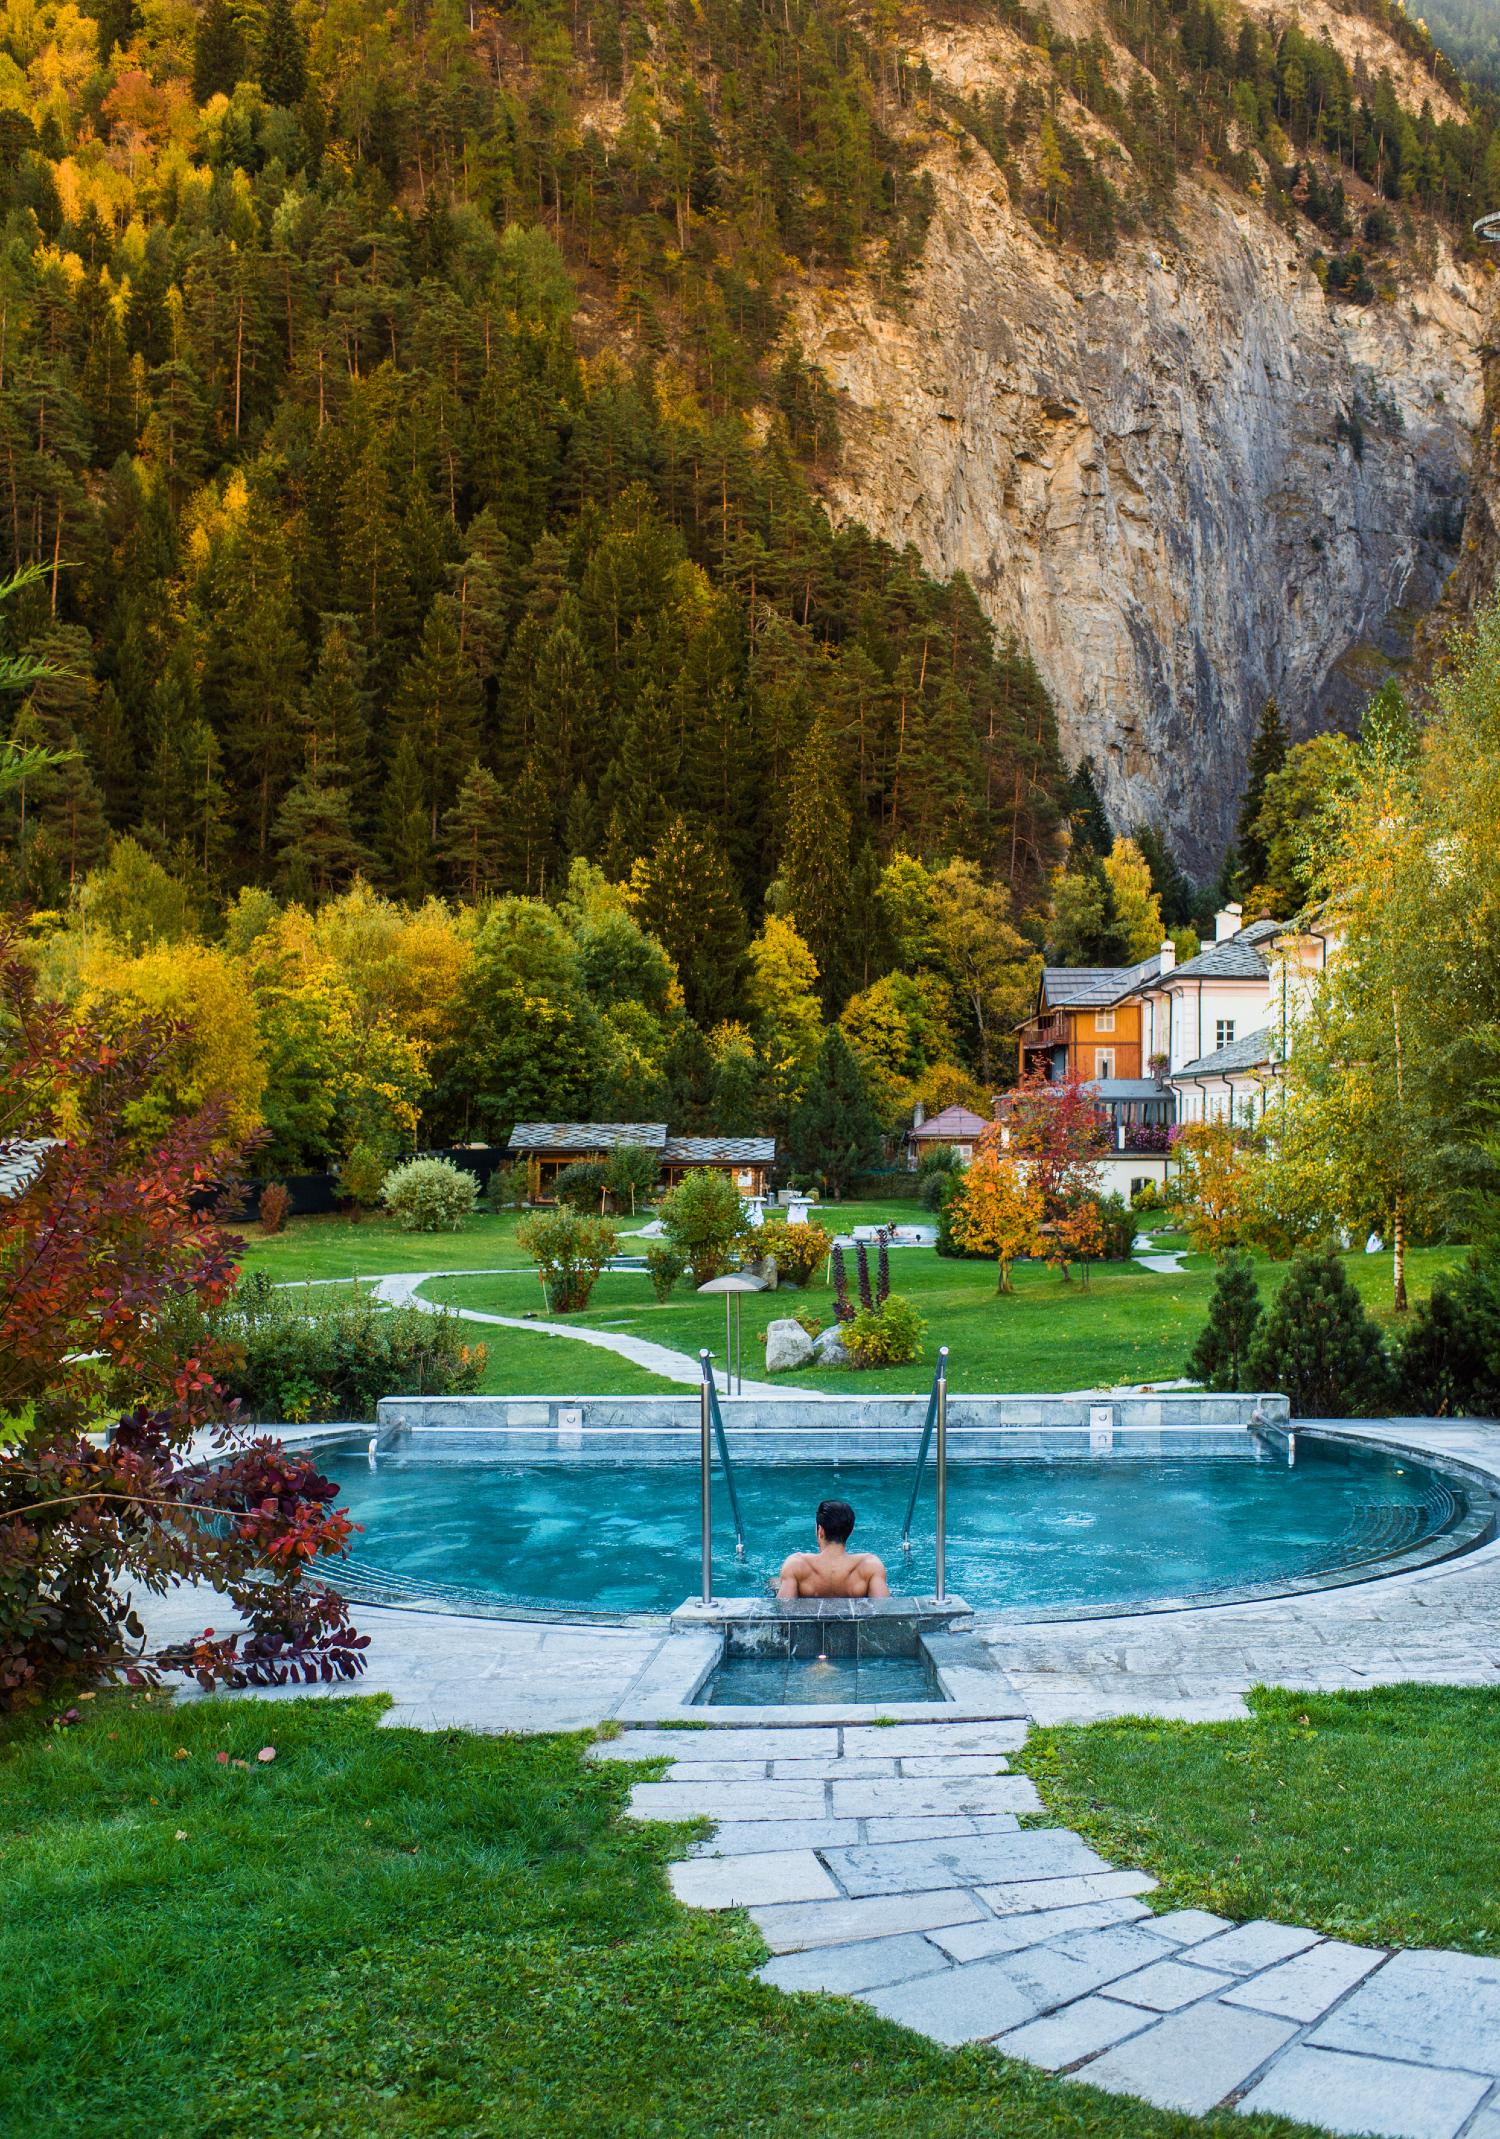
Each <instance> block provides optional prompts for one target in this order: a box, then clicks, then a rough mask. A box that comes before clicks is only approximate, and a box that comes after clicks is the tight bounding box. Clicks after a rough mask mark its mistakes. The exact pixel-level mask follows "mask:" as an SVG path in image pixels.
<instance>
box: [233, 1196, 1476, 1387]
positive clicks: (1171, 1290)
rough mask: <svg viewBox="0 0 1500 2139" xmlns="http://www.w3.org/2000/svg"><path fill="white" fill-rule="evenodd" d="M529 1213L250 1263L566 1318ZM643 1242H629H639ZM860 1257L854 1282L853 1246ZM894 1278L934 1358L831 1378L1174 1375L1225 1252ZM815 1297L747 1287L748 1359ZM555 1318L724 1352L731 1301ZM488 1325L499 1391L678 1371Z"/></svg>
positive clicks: (1380, 1279)
mask: <svg viewBox="0 0 1500 2139" xmlns="http://www.w3.org/2000/svg"><path fill="white" fill-rule="evenodd" d="M925 1215H926V1214H925V1213H924V1212H922V1211H921V1210H920V1209H919V1208H918V1207H917V1206H915V1205H912V1204H894V1203H887V1204H873V1203H846V1204H836V1205H831V1206H829V1207H828V1208H827V1210H826V1212H825V1216H826V1217H827V1219H828V1220H829V1222H830V1223H831V1224H832V1225H834V1226H836V1227H837V1228H838V1229H840V1230H845V1231H847V1230H848V1229H849V1228H850V1227H852V1226H854V1225H865V1224H875V1223H878V1222H879V1221H881V1220H882V1219H892V1218H894V1219H897V1220H904V1221H907V1222H912V1221H915V1220H920V1219H921V1218H923V1217H925ZM517 1222H518V1214H517V1213H515V1212H506V1213H504V1214H502V1215H500V1216H491V1215H489V1214H488V1213H485V1214H482V1215H480V1216H478V1217H476V1218H474V1219H472V1220H471V1221H470V1222H469V1224H468V1225H467V1226H466V1227H465V1229H464V1230H463V1232H461V1233H403V1232H401V1231H400V1230H399V1229H398V1228H397V1227H396V1226H394V1225H392V1224H391V1223H390V1222H389V1221H388V1220H385V1219H381V1218H368V1219H363V1220H350V1219H347V1218H337V1217H336V1218H300V1219H294V1220H293V1221H292V1222H291V1224H290V1225H289V1226H288V1227H287V1229H286V1231H285V1232H284V1233H279V1234H276V1235H274V1236H271V1237H269V1238H267V1237H265V1236H263V1235H261V1234H259V1233H258V1232H257V1231H255V1229H253V1228H252V1229H251V1231H250V1233H249V1234H248V1236H247V1245H246V1254H245V1267H246V1268H247V1269H260V1270H267V1271H269V1272H270V1273H271V1274H272V1276H273V1277H275V1278H276V1279H277V1280H278V1281H279V1282H287V1281H296V1280H309V1279H313V1280H316V1279H335V1278H344V1279H348V1278H351V1277H373V1276H378V1275H382V1274H384V1273H386V1272H391V1271H401V1270H436V1271H448V1272H451V1273H453V1274H452V1275H451V1276H448V1277H443V1278H438V1279H435V1280H434V1281H433V1283H432V1284H431V1285H429V1286H428V1287H427V1288H426V1292H427V1295H428V1296H429V1297H430V1298H432V1299H434V1300H439V1301H444V1302H446V1303H447V1304H449V1305H451V1306H457V1307H469V1308H476V1309H478V1310H480V1311H481V1312H486V1313H491V1314H506V1315H527V1316H535V1317H536V1318H537V1319H539V1320H540V1319H551V1318H549V1317H548V1316H547V1310H546V1307H545V1304H544V1301H543V1296H542V1291H541V1287H540V1285H539V1284H538V1282H537V1277H536V1273H535V1270H534V1268H533V1267H532V1265H531V1264H530V1263H529V1262H528V1260H527V1258H526V1257H525V1255H524V1254H523V1253H522V1251H521V1250H520V1249H519V1248H518V1247H517V1246H516V1242H515V1229H516V1224H517ZM628 1223H629V1221H626V1224H627V1225H628ZM1163 1244H1165V1243H1163ZM631 1245H632V1244H631V1243H630V1242H629V1241H628V1240H627V1241H626V1242H625V1243H624V1246H625V1247H626V1248H627V1249H628V1248H629V1247H630V1246H631ZM1463 1253H1464V1250H1463V1249H1461V1248H1451V1247H1450V1248H1421V1249H1417V1250H1415V1251H1414V1252H1413V1253H1412V1254H1411V1256H1410V1257H1409V1261H1408V1282H1409V1285H1410V1288H1411V1292H1412V1296H1413V1298H1414V1299H1422V1298H1425V1297H1426V1295H1427V1293H1428V1292H1429V1291H1430V1290H1431V1286H1432V1280H1433V1278H1434V1277H1435V1276H1436V1275H1437V1274H1438V1272H1439V1271H1441V1270H1445V1269H1448V1268H1451V1267H1452V1266H1453V1264H1455V1263H1456V1262H1458V1261H1459V1260H1460V1259H1461V1258H1462V1256H1463ZM1345 1262H1346V1267H1347V1269H1348V1271H1349V1273H1350V1276H1351V1277H1352V1278H1353V1280H1354V1283H1355V1285H1356V1286H1357V1287H1358V1289H1359V1291H1360V1293H1361V1294H1362V1295H1363V1297H1364V1299H1365V1300H1366V1302H1367V1304H1368V1305H1369V1306H1370V1307H1371V1308H1372V1309H1373V1310H1374V1312H1375V1313H1376V1314H1378V1315H1381V1316H1382V1317H1388V1316H1389V1302H1390V1258H1389V1256H1386V1255H1358V1254H1356V1255H1350V1256H1348V1257H1346V1259H1345ZM850 1265H851V1266H850V1279H851V1283H852V1281H853V1267H852V1258H851V1259H850ZM1286 1268H1287V1266H1286V1265H1285V1264H1279V1263H1270V1262H1266V1261H1262V1262H1261V1264H1260V1277H1261V1286H1262V1290H1263V1292H1264V1293H1265V1294H1266V1295H1267V1296H1269V1295H1270V1293H1271V1292H1273V1291H1274V1289H1275V1288H1276V1287H1277V1286H1278V1285H1279V1284H1280V1283H1281V1280H1282V1278H1283V1277H1284V1275H1285V1273H1286ZM465 1272H468V1273H474V1272H498V1273H500V1274H498V1275H464V1274H462V1273H465ZM891 1281H892V1285H893V1287H894V1289H895V1290H897V1291H900V1292H905V1293H908V1294H909V1295H910V1296H911V1297H912V1298H913V1299H914V1300H915V1301H916V1303H917V1305H918V1307H919V1309H920V1311H921V1312H922V1314H924V1315H925V1316H926V1318H927V1322H928V1341H927V1353H926V1357H925V1358H924V1359H923V1360H921V1361H919V1362H918V1363H917V1364H915V1365H914V1366H910V1367H891V1368H886V1369H881V1370H876V1371H871V1372H865V1373H859V1372H855V1371H852V1370H848V1371H845V1372H843V1373H827V1372H822V1371H820V1372H819V1373H818V1376H817V1386H818V1387H819V1388H827V1389H829V1390H830V1391H834V1390H846V1391H853V1390H856V1389H858V1390H865V1391H873V1390H881V1389H889V1390H916V1389H925V1388H926V1387H927V1386H928V1385H929V1383H930V1381H931V1378H932V1359H933V1354H934V1352H935V1350H936V1347H937V1346H938V1345H939V1344H942V1343H946V1344H947V1345H948V1346H949V1347H950V1350H951V1352H952V1382H953V1387H954V1388H955V1389H957V1390H960V1391H975V1392H978V1391H982V1390H1000V1391H1007V1390H1011V1391H1019V1390H1032V1389H1040V1390H1048V1389H1052V1390H1062V1389H1080V1388H1094V1387H1100V1386H1107V1385H1109V1384H1113V1383H1118V1382H1136V1381H1164V1380H1169V1379H1171V1378H1172V1377H1174V1376H1176V1375H1179V1374H1181V1373H1182V1372H1183V1365H1184V1361H1185V1359H1186V1356H1187V1352H1188V1350H1189V1347H1190V1346H1191V1344H1192V1341H1193V1339H1194V1337H1195V1336H1196V1335H1197V1332H1198V1330H1199V1329H1200V1328H1201V1326H1202V1324H1203V1321H1204V1319H1205V1317H1206V1314H1207V1311H1208V1297H1209V1293H1210V1291H1211V1290H1212V1285H1213V1266H1212V1264H1211V1263H1210V1262H1209V1260H1208V1259H1207V1258H1206V1257H1204V1256H1193V1255H1190V1256H1188V1257H1187V1259H1186V1262H1185V1265H1184V1268H1183V1269H1182V1270H1181V1271H1180V1272H1179V1273H1177V1274H1161V1273H1158V1272H1153V1271H1147V1270H1142V1269H1141V1268H1140V1267H1139V1265H1138V1264H1135V1263H1115V1264H1104V1265H1101V1266H1097V1267H1096V1268H1095V1269H1094V1271H1093V1274H1092V1279H1091V1282H1090V1284H1089V1286H1088V1289H1087V1290H1085V1289H1084V1287H1083V1286H1082V1285H1081V1284H1080V1283H1078V1282H1076V1281H1075V1282H1074V1283H1072V1284H1065V1283H1064V1282H1063V1280H1062V1279H1061V1278H1059V1277H1057V1276H1056V1275H1054V1274H1053V1273H1052V1272H1050V1271H1048V1270H1046V1269H1045V1268H1043V1267H1042V1266H1041V1265H1039V1264H1033V1263H1024V1264H1021V1265H1019V1266H1018V1267H1017V1269H1016V1273H1015V1283H1016V1292H1015V1295H1014V1297H1013V1298H1010V1299H1000V1298H997V1297H996V1293H995V1272H994V1268H993V1266H992V1265H991V1264H988V1263H975V1262H958V1261H951V1260H948V1259H946V1258H943V1257H940V1256H938V1255H937V1254H935V1253H934V1252H933V1251H932V1250H931V1249H928V1248H898V1249H894V1250H893V1251H892V1253H891ZM804 1305H805V1306H808V1307H812V1308H813V1309H815V1310H816V1311H817V1312H818V1313H819V1314H821V1315H823V1316H824V1317H825V1319H831V1313H832V1303H831V1296H830V1294H829V1291H828V1288H827V1286H826V1285H823V1284H821V1283H819V1284H817V1285H815V1286H813V1287H812V1288H811V1289H810V1291H808V1292H805V1293H798V1292H792V1291H785V1292H781V1293H774V1294H772V1293H767V1294H761V1295H748V1296H747V1297H746V1298H745V1300H744V1302H743V1306H742V1313H743V1327H744V1336H745V1366H746V1371H747V1372H749V1373H754V1374H758V1373H760V1372H761V1370H762V1353H761V1339H762V1337H763V1335H764V1331H765V1327H766V1324H767V1323H768V1322H770V1321H771V1320H772V1319H773V1318H774V1317H775V1316H777V1315H783V1314H790V1313H792V1312H793V1311H794V1310H795V1309H796V1308H797V1307H798V1306H804ZM556 1319H559V1320H565V1321H569V1322H574V1323H578V1324H581V1325H583V1326H585V1327H591V1328H595V1329H611V1330H618V1331H620V1332H622V1333H623V1334H626V1335H631V1336H638V1337H647V1338H650V1339H652V1340H653V1341H655V1342H657V1343H659V1344H666V1345H671V1346H672V1347H673V1348H674V1349H676V1350H679V1351H685V1352H690V1353H696V1352H697V1350H698V1349H699V1347H700V1346H701V1345H705V1344H706V1345H707V1346H708V1347H709V1348H710V1350H711V1351H713V1353H714V1354H715V1357H716V1358H717V1357H718V1356H719V1355H720V1354H721V1353H722V1351H723V1346H724V1310H723V1303H722V1301H720V1300H717V1299H700V1298H698V1297H697V1295H696V1294H694V1293H692V1292H690V1291H689V1290H688V1289H687V1287H686V1285H681V1286H679V1287H678V1289H677V1291H676V1293H675V1294H674V1295H673V1297H672V1298H671V1299H670V1300H668V1301H667V1302H665V1303H664V1304H658V1303H657V1301H656V1300H655V1299H654V1298H653V1297H652V1292H651V1286H650V1284H649V1282H648V1280H647V1279H646V1278H645V1276H644V1275H642V1274H639V1273H634V1272H625V1271H622V1272H618V1273H609V1274H606V1275H605V1276H604V1277H603V1278H601V1279H600V1281H599V1284H598V1286H597V1288H596V1290H595V1292H594V1297H593V1301H592V1303H591V1305H590V1307H589V1309H588V1311H587V1312H586V1313H585V1314H581V1315H572V1316H565V1317H558V1318H556ZM475 1335H476V1336H477V1337H478V1336H482V1339H483V1342H484V1343H485V1344H486V1346H487V1347H488V1350H489V1364H488V1366H487V1369H486V1372H485V1379H484V1388H485V1390H486V1392H487V1393H490V1394H493V1395H539V1396H546V1395H559V1396H561V1395H574V1394H576V1395H583V1396H588V1395H597V1396H612V1395H626V1394H631V1393H637V1394H642V1395H645V1394H648V1393H650V1392H651V1391H652V1390H661V1389H665V1388H669V1387H671V1386H672V1385H671V1384H670V1383H667V1382H664V1381H662V1380H660V1379H659V1378H658V1377H657V1376H654V1375H650V1374H646V1373H644V1372H643V1371H642V1370H641V1369H640V1368H638V1367H634V1366H632V1365H630V1363H629V1362H628V1361H625V1360H622V1359H619V1358H617V1357H613V1356H611V1355H610V1354H609V1353H607V1352H604V1351H602V1350H599V1349H597V1348H594V1347H588V1348H585V1347H584V1346H582V1345H570V1344H568V1343H567V1342H566V1341H565V1340H561V1339H556V1338H547V1337H543V1336H542V1335H541V1334H540V1333H537V1334H536V1335H531V1334H527V1333H522V1332H519V1331H515V1332H510V1331H504V1330H489V1331H483V1332H481V1331H479V1330H478V1329H476V1331H475Z"/></svg>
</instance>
